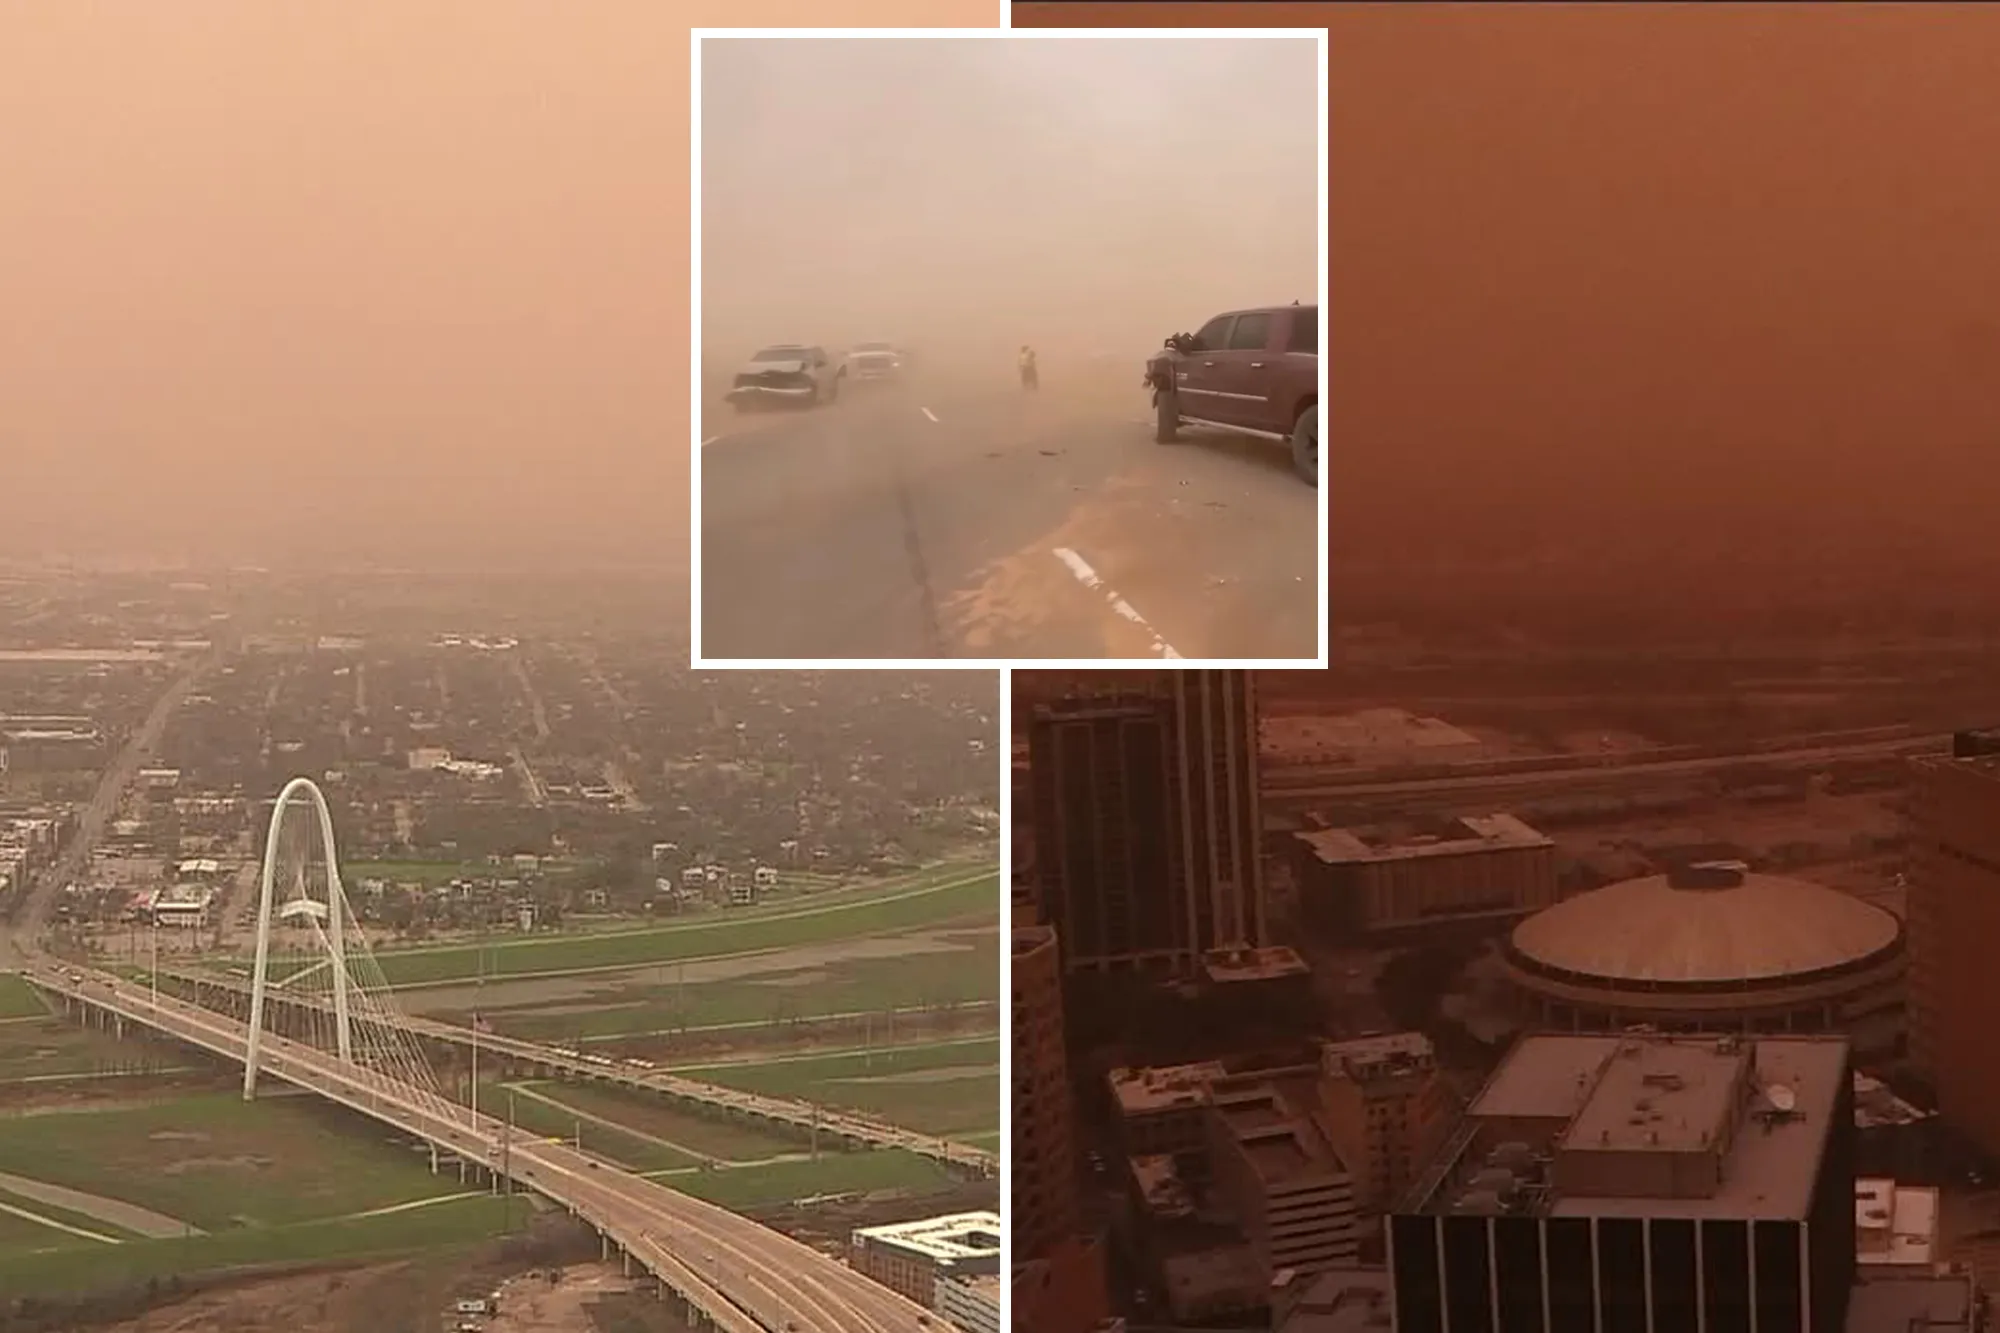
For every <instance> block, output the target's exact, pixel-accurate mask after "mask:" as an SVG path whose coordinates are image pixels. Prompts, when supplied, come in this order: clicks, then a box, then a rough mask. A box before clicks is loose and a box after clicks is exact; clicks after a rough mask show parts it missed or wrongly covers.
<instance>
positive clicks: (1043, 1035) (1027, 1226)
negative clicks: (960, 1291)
mask: <svg viewBox="0 0 2000 1333" xmlns="http://www.w3.org/2000/svg"><path fill="white" fill-rule="evenodd" d="M1017 919H1018V918H1017ZM1031 919H1032V918H1031ZM1062 979H1063V972H1062V958H1061V955H1060V951H1059V949H1058V946H1057V940H1056V935H1055V932H1054V931H1053V930H1051V929H1050V928H1049V927H1047V926H1044V925H1035V924H1028V925H1016V926H1015V927H1014V931H1013V966H1012V978H1011V983H1012V985H1011V989H1012V1003H1013V1010H1012V1018H1013V1039H1012V1048H1013V1088H1012V1097H1013V1101H1012V1110H1013V1117H1012V1120H1011V1121H1010V1125H1011V1139H1010V1141H1009V1147H1008V1155H1009V1170H1010V1175H1011V1179H1012V1185H1013V1189H1012V1195H1011V1204H1010V1219H1011V1226H1012V1236H1013V1242H1014V1250H1013V1253H1014V1256H1015V1258H1016V1259H1029V1258H1038V1257H1041V1256H1043V1255H1046V1254H1049V1253H1051V1252H1053V1251H1054V1249H1055V1248H1056V1247H1057V1245H1058V1244H1060V1243H1061V1242H1062V1241H1064V1240H1066V1239H1068V1238H1069V1237H1070V1236H1072V1235H1074V1234H1075V1232H1076V1230H1077V1228H1078V1226H1079V1225H1080V1217H1081V1212H1080V1208H1079V1205H1078V1199H1077V1179H1076V1170H1077V1158H1076V1140H1075V1127H1074V1113H1073V1098H1074V1096H1075V1093H1074V1090H1073V1089H1072V1088H1071V1086H1070V1081H1069V1059H1068V1054H1067V1049H1066V1047H1065V1046H1064V1043H1063V1010H1062Z"/></svg>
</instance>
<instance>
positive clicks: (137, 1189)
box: [0, 1093, 447, 1231]
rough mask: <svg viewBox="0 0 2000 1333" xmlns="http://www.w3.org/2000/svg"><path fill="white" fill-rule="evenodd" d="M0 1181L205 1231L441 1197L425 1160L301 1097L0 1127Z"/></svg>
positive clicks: (224, 1097) (210, 1099)
mask: <svg viewBox="0 0 2000 1333" xmlns="http://www.w3.org/2000/svg"><path fill="white" fill-rule="evenodd" d="M0 1171H10V1172H13V1173H15V1174H16V1175H21V1176H26V1177H29V1178H31V1179H34V1180H40V1181H45V1182H47V1183H49V1184H54V1185H66V1186H68V1187H70V1188H71V1189H76V1190H82V1191H84V1192H86V1193H90V1194H97V1195H102V1196H105V1197H107V1198H113V1199H123V1200H125V1201H127V1202H130V1203H136V1204H139V1205H141V1206H143V1207H146V1208H151V1209H153V1210H155V1211H157V1212H160V1213H164V1214H166V1215H167V1216H169V1217H175V1218H179V1219H181V1220H182V1221H185V1222H189V1223H191V1224H193V1225H194V1226H197V1227H199V1228H201V1229H202V1230H204V1231H223V1230H229V1229H231V1228H239V1227H271V1226H279V1225H285V1224H289V1223H296V1222H305V1221H312V1220H316V1219H320V1218H325V1217H329V1216H340V1215H345V1214H348V1213H356V1212H361V1211H363V1210H366V1209H370V1208H380V1207H385V1206H387V1205H390V1204H396V1203H405V1202H408V1201H409V1200H412V1199H421V1198H426V1197H428V1196H430V1195H434V1194H438V1193H442V1192H444V1190H445V1189H446V1188H447V1185H446V1181H445V1179H444V1178H441V1177H438V1176H433V1175H432V1174H431V1173H430V1169H429V1159H428V1158H427V1157H426V1156H424V1155H422V1154H419V1153H417V1152H414V1151H412V1150H411V1149H409V1148H408V1147H406V1146H403V1145H401V1144H397V1143H393V1142H391V1141H390V1140H389V1138H388V1137H387V1132H386V1131H383V1130H380V1129H376V1128H374V1127H372V1126H370V1125H368V1124H367V1122H365V1121H362V1120H360V1119H359V1118H358V1117H355V1116H353V1115H351V1114H348V1113H345V1112H341V1111H337V1110H335V1109H333V1108H331V1107H328V1106H325V1105H323V1104H318V1103H315V1102H313V1101H311V1100H309V1099H307V1098H304V1097H298V1096H266V1097H263V1098H260V1099H259V1100H257V1101H255V1102H245V1101H243V1100H242V1099H241V1098H239V1097H235V1096H232V1095H230V1094H227V1093H205V1094H199V1095H195V1096H188V1097H181V1098H176V1099H173V1100H170V1101H161V1102H151V1103H144V1104H140V1105H128V1106H122V1107H118V1108H116V1109H112V1110H103V1111H91V1112H78V1113H70V1114H45V1115H27V1116H15V1117H11V1118H8V1119H5V1120H0Z"/></svg>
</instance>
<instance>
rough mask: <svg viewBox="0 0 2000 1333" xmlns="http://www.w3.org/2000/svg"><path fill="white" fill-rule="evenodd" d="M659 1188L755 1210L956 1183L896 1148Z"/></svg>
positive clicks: (736, 1170)
mask: <svg viewBox="0 0 2000 1333" xmlns="http://www.w3.org/2000/svg"><path fill="white" fill-rule="evenodd" d="M660 1183H662V1184H664V1185H667V1186H670V1187H671V1188H673V1189H677V1190H680V1191H682V1192H683V1193H686V1194H692V1195H694V1196H696V1197H697V1198H702V1199H707V1200H709V1201H710V1202H711V1203H719V1204H721V1205H723V1206H724V1207H725V1208H756V1207H760V1206H769V1205H773V1204H781V1203H789V1202H791V1201H792V1200H794V1199H808V1198H812V1197H814V1196H817V1195H823V1194H855V1193H868V1192H871V1191H874V1190H904V1191H907V1192H909V1193H913V1194H934V1193H937V1192H939V1191H942V1190H947V1189H950V1188H952V1187H953V1186H954V1185H956V1184H958V1183H959V1182H957V1181H955V1180H954V1179H952V1177H951V1176H950V1174H949V1173H947V1172H946V1171H944V1170H943V1169H942V1168H940V1167H939V1166H938V1165H937V1164H936V1163H934V1162H932V1161H931V1160H930V1159H928V1158H926V1157H921V1156H919V1155H918V1154H916V1153H913V1152H904V1151H902V1150H901V1149H899V1148H885V1149H882V1150H879V1151H876V1152H851V1153H822V1154H821V1155H820V1157H819V1158H818V1160H816V1161H815V1160H811V1159H807V1160H802V1161H796V1162H767V1163H764V1164H762V1165H759V1166H737V1167H729V1168H727V1169H724V1170H717V1171H701V1172H694V1173H689V1174H680V1175H672V1176H668V1177H666V1178H665V1179H663V1180H662V1181H661V1182H660Z"/></svg>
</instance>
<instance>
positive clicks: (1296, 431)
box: [1292, 403, 1319, 486]
mask: <svg viewBox="0 0 2000 1333" xmlns="http://www.w3.org/2000/svg"><path fill="white" fill-rule="evenodd" d="M1292 471H1294V472H1296V473H1298V474H1299V480H1300V481H1303V482H1305V483H1306V484H1307V485H1308V486H1317V485H1319V404H1317V403H1314V404H1313V405H1312V406H1311V407H1308V408H1307V409H1306V410H1305V411H1303V412H1301V413H1299V419H1298V421H1297V422H1295V423H1294V424H1293V426H1292Z"/></svg>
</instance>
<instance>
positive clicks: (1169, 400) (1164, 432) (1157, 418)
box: [1153, 389, 1181, 444]
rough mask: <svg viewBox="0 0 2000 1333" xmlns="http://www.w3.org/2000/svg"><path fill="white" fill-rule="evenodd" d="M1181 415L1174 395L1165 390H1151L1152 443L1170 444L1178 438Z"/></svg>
mask: <svg viewBox="0 0 2000 1333" xmlns="http://www.w3.org/2000/svg"><path fill="white" fill-rule="evenodd" d="M1180 429H1181V414H1180V409H1179V407H1178V406H1177V405H1176V404H1175V402H1174V395H1173V394H1172V392H1170V391H1169V390H1166V389H1155V390H1153V443H1155V444H1172V443H1173V442H1174V441H1175V440H1177V439H1179V438H1180Z"/></svg>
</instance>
